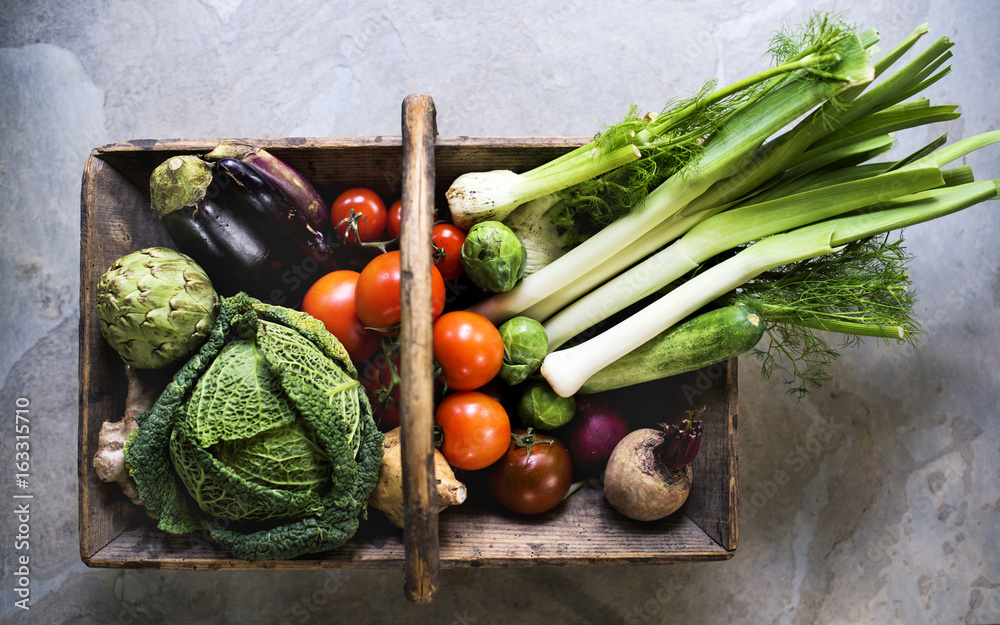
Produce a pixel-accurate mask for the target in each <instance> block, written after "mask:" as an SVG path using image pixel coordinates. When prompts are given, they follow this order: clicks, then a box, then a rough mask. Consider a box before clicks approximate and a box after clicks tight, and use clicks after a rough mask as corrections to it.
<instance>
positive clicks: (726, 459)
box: [682, 358, 738, 550]
mask: <svg viewBox="0 0 1000 625" xmlns="http://www.w3.org/2000/svg"><path fill="white" fill-rule="evenodd" d="M736 372H737V360H736V359H735V358H733V359H730V360H728V361H726V362H723V363H719V364H717V365H713V366H710V367H706V368H704V369H702V370H700V371H698V372H696V373H694V374H688V375H687V376H686V378H687V381H686V382H685V383H684V384H683V386H682V388H683V389H684V396H685V399H686V400H689V401H690V402H691V408H693V409H697V408H701V407H702V406H704V407H706V412H705V413H704V414H703V415H702V426H703V435H702V444H701V448H700V450H699V451H698V457H697V458H695V461H694V462H693V463H692V470H693V472H694V485H693V486H692V489H691V496H690V498H689V502H688V504H687V506H686V512H685V514H686V515H687V516H688V517H690V518H691V520H692V521H694V522H695V523H696V524H697V525H698V527H700V528H701V529H702V530H704V531H705V533H706V534H708V535H709V536H710V537H711V538H712V540H714V541H716V542H717V543H718V544H719V545H720V546H721V547H722V548H724V549H727V550H735V549H736V543H737V527H738V513H737V509H736V503H737V484H736V395H737V393H736V384H737V380H736Z"/></svg>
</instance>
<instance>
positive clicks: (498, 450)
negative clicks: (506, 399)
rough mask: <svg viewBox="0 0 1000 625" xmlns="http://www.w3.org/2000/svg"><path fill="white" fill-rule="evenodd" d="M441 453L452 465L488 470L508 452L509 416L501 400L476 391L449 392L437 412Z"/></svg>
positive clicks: (436, 420)
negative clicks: (440, 435) (440, 436)
mask: <svg viewBox="0 0 1000 625" xmlns="http://www.w3.org/2000/svg"><path fill="white" fill-rule="evenodd" d="M434 420H435V422H436V423H437V425H438V427H440V428H441V433H442V436H443V441H442V443H441V453H442V454H444V457H445V458H446V459H447V460H448V462H449V463H451V465H452V466H453V467H456V468H458V469H464V470H466V471H476V470H478V469H485V468H486V467H488V466H490V465H491V464H493V463H494V462H496V461H497V460H499V459H500V457H501V456H503V455H504V453H505V452H506V451H507V444H508V441H509V440H510V419H509V418H508V416H507V411H506V410H504V409H503V406H501V405H500V402H498V401H497V400H495V399H493V398H492V397H490V396H489V395H485V394H483V393H479V392H477V391H460V392H457V393H452V394H450V395H446V396H445V398H444V399H442V400H441V402H440V403H439V404H438V407H437V409H436V410H435V411H434Z"/></svg>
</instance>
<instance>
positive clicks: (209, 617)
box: [0, 0, 1000, 625]
mask: <svg viewBox="0 0 1000 625" xmlns="http://www.w3.org/2000/svg"><path fill="white" fill-rule="evenodd" d="M832 4H833V3H827V2H822V3H820V2H812V1H807V0H798V1H796V0H775V1H772V2H766V3H765V2H723V1H722V0H702V1H695V0H672V1H665V2H642V1H631V2H622V3H588V2H583V1H582V0H563V1H561V2H557V3H541V2H527V1H515V2H506V3H481V2H468V3H456V2H444V1H440V0H436V1H433V2H408V3H402V2H399V3H396V2H385V1H375V2H367V3H346V2H313V3H309V4H305V3H280V6H281V8H278V7H279V3H273V2H265V1H263V0H243V1H241V0H201V1H199V0H181V1H179V2H158V3H145V2H143V3H140V2H84V3H81V2H71V1H67V0H40V1H35V2H31V1H29V2H19V3H6V4H5V7H4V9H3V11H2V12H0V147H2V149H0V207H2V210H0V267H2V270H0V293H2V296H3V299H2V305H0V350H2V359H0V381H2V388H0V407H2V410H3V414H5V415H6V418H5V419H4V420H3V424H2V425H0V438H2V440H3V444H2V449H0V460H2V462H0V466H2V467H4V471H5V472H4V473H0V496H2V497H3V498H4V499H5V501H6V503H5V504H3V505H0V510H4V511H5V512H4V513H2V514H0V545H2V546H0V550H2V551H0V552H2V554H3V581H2V586H0V593H2V596H3V604H2V607H0V620H2V621H4V622H7V623H27V622H32V623H123V624H127V623H136V622H185V623H223V622H235V623H239V622H246V623H249V622H266V623H286V622H287V623H306V622H322V621H324V620H326V617H327V616H332V617H333V618H334V619H336V620H338V621H342V622H352V623H389V622H393V623H416V622H433V623H444V624H446V625H447V624H449V623H477V624H484V623H511V622H520V623H562V622H567V623H568V622H572V623H595V624H596V623H613V622H622V621H624V622H626V623H666V622H685V623H719V622H738V623H755V624H759V623H803V624H805V623H810V624H811V623H891V622H898V623H966V622H968V623H991V622H992V623H996V622H998V621H1000V554H998V547H997V545H998V543H1000V529H998V523H997V519H998V515H1000V453H998V449H1000V427H998V414H997V413H998V405H997V404H998V400H997V398H998V397H1000V373H998V370H1000V362H998V358H1000V331H998V330H997V319H998V314H997V308H998V305H1000V247H998V246H997V241H998V240H1000V217H998V213H997V211H998V210H1000V205H998V204H997V203H991V204H989V205H981V206H978V207H975V208H973V209H970V210H968V211H966V212H964V213H962V214H959V215H956V216H953V217H950V218H946V219H943V220H940V221H938V222H935V223H933V224H928V225H924V226H919V227H914V228H912V229H911V230H910V231H908V232H907V240H908V244H909V245H908V246H909V249H910V251H911V252H912V253H913V254H915V255H916V257H917V258H916V260H915V261H914V262H913V265H912V275H913V281H914V283H915V285H916V288H917V290H918V292H919V296H920V305H919V312H920V315H921V316H922V319H923V327H924V329H925V330H926V332H927V335H926V337H924V340H923V344H924V347H923V349H922V351H921V352H920V356H919V358H918V357H913V356H912V354H910V353H908V352H907V351H906V350H904V349H900V348H895V347H886V346H877V345H876V344H875V343H871V344H870V345H866V346H865V347H863V348H861V349H857V350H851V351H849V352H847V353H845V354H844V357H843V358H842V359H841V360H840V361H839V363H838V364H837V365H836V366H835V367H834V369H833V370H832V374H833V379H832V380H831V381H830V382H829V383H828V384H826V385H825V386H824V387H823V388H822V389H821V390H820V391H817V392H815V393H813V394H812V395H811V396H810V397H809V398H807V399H806V400H805V401H803V402H801V403H799V404H796V403H794V402H793V401H791V400H789V399H788V398H787V397H786V396H785V395H784V389H783V388H781V386H780V385H778V384H768V383H763V382H762V381H761V380H760V379H759V377H758V376H757V371H758V368H757V365H756V363H755V362H753V361H752V360H749V359H747V360H744V361H743V362H742V363H741V365H742V379H741V384H740V400H741V415H740V416H741V418H740V426H741V429H740V478H741V489H742V491H741V495H742V506H743V508H742V509H743V519H742V524H741V541H740V546H739V549H738V550H737V553H736V556H735V557H734V558H733V559H732V560H731V561H729V562H724V563H710V564H695V565H681V566H669V567H634V568H612V569H605V568H589V569H577V568H570V569H528V570H511V569H507V570H462V571H447V572H445V574H444V585H443V589H442V591H441V593H440V597H439V599H438V600H437V602H436V603H435V604H434V605H433V606H430V607H417V606H413V605H410V604H408V603H407V602H406V600H405V599H404V598H403V594H402V589H401V584H402V575H401V573H399V572H365V571H330V572H294V573H276V572H225V573H197V574H192V573H179V572H136V571H119V570H90V569H87V568H86V567H85V566H83V564H82V563H81V562H80V560H79V556H78V547H77V491H76V448H77V443H76V430H77V424H76V420H77V354H78V350H77V324H78V315H79V305H78V300H77V298H78V287H79V284H78V245H79V196H80V177H81V172H82V168H83V163H84V160H85V158H86V156H87V154H88V153H89V152H90V150H91V148H93V147H94V146H97V145H100V144H103V143H108V142H113V141H122V140H127V139H141V138H167V137H221V136H327V135H338V136H339V135H370V134H399V126H398V124H399V117H400V113H399V110H400V109H399V107H400V102H401V101H402V99H403V97H404V96H406V95H407V94H409V93H413V92H424V93H429V94H431V95H433V96H434V98H435V101H436V103H437V107H438V123H439V128H440V131H441V133H442V134H487V135H536V134H538V135H588V134H591V133H593V132H595V130H596V129H597V128H598V125H599V124H600V123H601V122H602V121H611V120H614V119H616V118H617V117H619V116H620V115H621V114H622V113H624V112H625V111H626V110H627V107H628V105H629V104H630V103H633V102H634V103H637V104H639V105H640V106H642V107H643V108H649V109H658V108H659V107H660V106H661V104H662V103H663V102H664V101H665V100H666V99H667V98H669V97H671V96H674V95H676V94H684V93H687V92H689V91H691V90H694V89H697V88H698V87H699V85H700V83H701V81H702V80H703V79H705V78H709V77H716V78H718V79H719V80H720V81H723V82H728V81H731V80H734V79H736V78H738V77H741V76H743V75H746V74H747V73H749V72H751V70H754V69H756V68H759V67H762V65H763V63H764V62H763V61H762V59H761V54H762V51H763V50H764V49H765V48H766V42H767V40H768V38H769V37H770V34H771V33H772V31H773V30H774V29H775V28H777V27H778V26H779V25H780V24H781V23H782V22H786V21H790V22H794V21H796V20H798V19H799V18H801V17H802V16H803V15H804V14H805V13H807V12H808V11H809V10H812V9H814V8H830V6H831V5H832ZM835 8H836V9H837V10H840V11H845V10H846V11H849V15H850V17H851V18H852V20H853V21H855V22H857V23H860V24H863V25H866V26H875V27H877V28H879V29H880V30H881V33H882V35H883V41H884V42H885V43H886V46H889V45H892V44H893V43H895V42H896V41H898V39H899V38H900V37H902V36H903V35H904V34H906V33H907V32H909V31H910V30H911V29H912V28H914V27H915V26H917V25H918V24H920V23H923V22H929V23H930V25H931V29H932V36H935V37H936V36H939V35H947V36H949V37H953V38H954V39H955V40H956V41H957V42H958V45H957V46H956V47H955V49H954V51H955V62H954V72H953V73H952V75H951V76H950V77H948V78H947V79H946V80H945V81H944V82H943V83H941V84H940V85H938V86H935V87H934V88H933V89H932V90H931V92H930V96H931V97H932V98H933V101H934V103H936V104H945V103H956V104H960V105H961V110H962V112H963V113H964V114H963V117H962V118H961V119H960V120H958V121H957V122H954V123H951V124H949V125H948V132H949V133H950V138H951V139H959V138H962V137H965V136H969V135H972V134H975V133H979V132H983V131H986V130H992V129H996V128H1000V107H998V105H997V102H998V96H1000V87H998V82H997V80H996V76H997V64H998V62H1000V54H998V48H997V33H1000V11H997V8H998V4H997V3H996V2H994V1H991V0H963V1H955V0H952V1H947V2H946V1H944V0H937V1H931V0H893V1H891V2H890V1H886V0H867V1H864V2H862V1H855V0H840V1H839V2H837V3H836V6H835ZM928 39H930V38H928ZM941 130H942V129H940V128H935V129H932V130H926V131H925V130H920V131H918V132H916V133H911V134H908V135H907V137H906V138H905V139H901V143H903V144H904V146H916V145H918V144H921V143H923V142H925V141H927V140H929V139H930V138H932V137H933V136H936V135H937V134H939V132H941ZM902 149H904V148H903V147H901V148H900V151H902ZM998 155H1000V148H996V147H995V148H993V149H990V150H986V151H984V152H983V153H982V154H980V155H976V156H974V157H971V158H968V159H966V161H967V164H970V165H973V167H975V168H976V169H977V171H978V173H979V176H980V177H981V178H990V177H1000V159H998ZM19 397H26V398H29V399H30V401H31V410H32V412H31V415H32V421H31V427H32V430H31V432H32V439H31V444H32V448H31V454H32V469H31V473H32V475H31V477H32V489H33V491H34V493H35V494H36V499H35V500H34V503H33V508H32V516H31V604H30V605H31V609H30V612H24V611H22V610H20V609H18V608H17V607H15V604H14V601H15V600H16V598H17V596H16V595H15V593H14V579H15V577H16V576H15V562H14V558H13V556H14V555H15V554H14V535H15V532H16V524H15V520H14V515H13V514H12V508H13V499H12V496H13V494H15V492H16V490H15V487H14V484H13V481H14V477H13V475H12V474H13V473H14V470H13V469H12V464H13V462H12V459H13V455H14V449H13V440H12V439H13V429H14V418H13V411H14V408H15V402H16V400H17V398H19ZM797 450H801V451H800V452H799V451H797Z"/></svg>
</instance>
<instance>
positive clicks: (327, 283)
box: [302, 269, 382, 362]
mask: <svg viewBox="0 0 1000 625" xmlns="http://www.w3.org/2000/svg"><path fill="white" fill-rule="evenodd" d="M359 276H360V274H358V272H356V271H350V270H347V269H343V270H340V271H334V272H332V273H328V274H326V275H325V276H323V277H322V278H320V279H319V280H317V281H316V283H315V284H313V285H312V286H311V287H309V290H308V291H306V295H305V297H304V298H303V299H302V312H304V313H307V314H309V315H312V316H313V317H315V318H316V319H319V320H320V321H322V322H323V325H324V326H326V329H327V330H329V332H330V334H332V335H334V336H335V337H337V340H339V341H340V342H341V343H342V344H343V345H344V347H345V348H346V349H347V353H348V354H350V356H351V360H353V361H354V362H359V361H362V360H364V359H365V358H368V357H369V356H371V355H372V354H374V353H375V351H376V350H377V349H378V346H379V343H380V342H381V341H382V338H381V337H380V336H379V335H378V334H377V333H376V332H373V331H371V330H369V329H367V328H365V324H363V323H362V322H361V319H359V318H358V315H357V313H356V312H355V307H354V292H355V287H356V286H357V284H358V278H359Z"/></svg>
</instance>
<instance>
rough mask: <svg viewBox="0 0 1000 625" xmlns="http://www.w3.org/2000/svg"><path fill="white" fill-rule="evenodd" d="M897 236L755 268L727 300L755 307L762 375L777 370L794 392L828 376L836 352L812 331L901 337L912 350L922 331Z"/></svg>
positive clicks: (845, 340)
mask: <svg viewBox="0 0 1000 625" xmlns="http://www.w3.org/2000/svg"><path fill="white" fill-rule="evenodd" d="M910 258H911V257H910V256H909V255H908V254H907V252H906V250H905V248H904V247H903V240H902V238H900V239H897V240H895V241H888V240H886V239H884V238H879V237H873V238H869V239H865V240H862V241H858V242H855V243H852V244H850V245H848V246H846V247H845V248H844V249H842V250H841V251H839V252H837V253H835V254H829V255H826V256H821V257H818V258H814V259H810V260H807V261H803V262H800V263H797V264H795V265H792V266H788V267H780V268H778V269H776V270H774V271H772V272H768V273H765V274H762V275H761V276H759V277H757V278H755V279H754V280H752V281H751V282H749V283H748V284H747V285H745V286H744V288H742V289H741V290H740V292H739V293H738V294H737V295H736V296H735V297H734V298H733V299H734V300H735V301H738V302H741V303H743V304H744V305H747V306H749V307H750V308H752V309H753V310H754V311H755V312H757V313H758V314H759V315H760V316H761V318H762V319H763V320H764V323H765V331H766V332H767V334H768V335H769V337H770V339H771V340H770V342H769V344H768V345H767V346H766V348H765V349H757V350H755V353H756V355H757V357H758V358H759V359H760V361H761V373H762V375H763V376H764V377H765V379H767V378H770V377H772V376H773V375H775V374H780V375H781V376H782V378H783V379H784V380H785V381H786V382H787V383H789V384H793V383H795V382H796V381H797V382H798V384H797V385H796V386H794V387H792V388H791V389H790V390H789V393H790V394H793V395H795V396H798V397H801V396H803V395H805V394H806V393H807V392H808V390H809V388H815V387H817V386H819V385H820V383H822V382H823V381H824V380H826V379H828V377H829V375H828V374H827V373H826V369H827V367H828V366H829V365H830V364H831V363H832V362H833V361H834V360H835V359H836V358H837V356H838V355H839V352H838V350H837V349H835V348H833V347H831V346H830V345H829V344H828V343H827V341H826V339H825V338H823V336H821V335H819V334H816V333H815V332H816V331H821V332H828V333H831V335H832V336H834V337H837V338H839V340H840V341H841V345H840V348H845V347H853V346H857V345H860V344H861V342H862V341H863V339H864V338H865V337H874V338H877V339H881V340H883V341H885V342H887V343H888V342H896V343H906V344H908V345H910V346H911V347H913V348H914V349H916V348H917V346H918V340H917V337H918V336H919V335H920V334H922V332H921V330H920V329H919V324H918V322H917V319H916V316H915V312H914V306H915V304H916V293H915V292H914V290H913V288H912V285H911V282H910V277H909V273H908V272H907V268H906V267H907V264H908V262H909V260H910Z"/></svg>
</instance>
